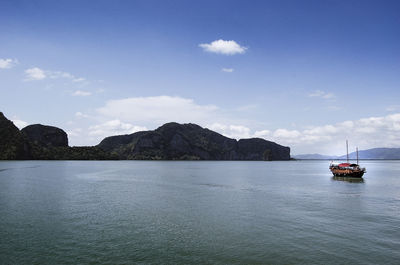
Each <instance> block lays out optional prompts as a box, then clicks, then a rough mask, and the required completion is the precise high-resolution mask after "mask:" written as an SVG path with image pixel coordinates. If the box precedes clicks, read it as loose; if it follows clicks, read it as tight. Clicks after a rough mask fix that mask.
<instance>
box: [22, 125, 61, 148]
mask: <svg viewBox="0 0 400 265" xmlns="http://www.w3.org/2000/svg"><path fill="white" fill-rule="evenodd" d="M21 132H22V133H23V134H25V135H26V136H27V138H28V140H29V141H31V142H32V143H35V144H38V145H41V146H48V147H51V146H53V147H67V146H68V136H67V133H66V132H64V131H63V130H61V129H60V128H57V127H53V126H47V125H42V124H33V125H29V126H27V127H25V128H23V129H22V130H21Z"/></svg>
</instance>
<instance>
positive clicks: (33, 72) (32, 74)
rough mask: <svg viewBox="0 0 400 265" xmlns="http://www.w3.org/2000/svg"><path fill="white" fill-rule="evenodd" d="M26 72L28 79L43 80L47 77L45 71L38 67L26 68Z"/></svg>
mask: <svg viewBox="0 0 400 265" xmlns="http://www.w3.org/2000/svg"><path fill="white" fill-rule="evenodd" d="M25 74H26V76H27V80H42V79H45V78H46V74H45V72H44V71H43V70H42V69H40V68H38V67H34V68H29V69H26V70H25Z"/></svg>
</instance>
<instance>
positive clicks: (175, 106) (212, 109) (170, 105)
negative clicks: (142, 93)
mask: <svg viewBox="0 0 400 265" xmlns="http://www.w3.org/2000/svg"><path fill="white" fill-rule="evenodd" d="M217 110H218V108H217V107H216V106H214V105H199V104H196V103H195V102H194V101H193V100H192V99H187V98H182V97H171V96H156V97H133V98H124V99H116V100H109V101H107V102H106V105H105V106H104V107H101V108H99V109H97V113H98V114H100V115H101V116H103V117H105V118H107V119H120V120H122V121H124V122H129V123H134V124H143V123H146V124H148V123H152V124H154V125H161V124H164V123H166V122H171V121H175V122H182V123H187V122H194V123H198V124H206V123H207V121H208V120H209V119H210V117H212V116H213V115H216V114H217V113H216V111H217Z"/></svg>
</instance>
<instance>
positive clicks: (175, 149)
mask: <svg viewBox="0 0 400 265" xmlns="http://www.w3.org/2000/svg"><path fill="white" fill-rule="evenodd" d="M98 147H99V148H101V149H103V150H105V151H108V152H111V153H112V154H114V155H117V156H118V157H119V159H140V160H289V159H290V148H289V147H284V146H281V145H279V144H276V143H274V142H270V141H266V140H264V139H260V138H252V139H241V140H239V141H237V140H235V139H231V138H228V137H225V136H223V135H221V134H219V133H216V132H214V131H211V130H209V129H205V128H202V127H200V126H198V125H196V124H191V123H189V124H179V123H174V122H172V123H167V124H164V125H163V126H161V127H159V128H158V129H156V130H154V131H144V132H137V133H133V134H130V135H120V136H111V137H107V138H105V139H104V140H103V141H101V142H100V144H99V145H98Z"/></svg>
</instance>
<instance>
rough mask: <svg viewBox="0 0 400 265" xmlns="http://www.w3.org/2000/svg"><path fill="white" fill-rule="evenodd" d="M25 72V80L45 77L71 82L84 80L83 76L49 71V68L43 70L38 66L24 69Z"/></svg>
mask: <svg viewBox="0 0 400 265" xmlns="http://www.w3.org/2000/svg"><path fill="white" fill-rule="evenodd" d="M25 74H26V76H27V80H43V79H46V78H50V79H60V78H64V79H68V80H71V81H72V82H75V83H77V82H84V81H86V79H85V78H82V77H76V76H74V75H73V74H71V73H68V72H62V71H51V70H43V69H40V68H38V67H33V68H29V69H26V70H25Z"/></svg>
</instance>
